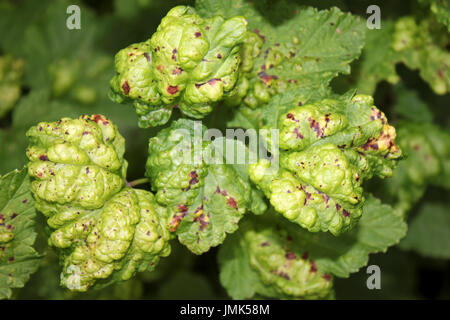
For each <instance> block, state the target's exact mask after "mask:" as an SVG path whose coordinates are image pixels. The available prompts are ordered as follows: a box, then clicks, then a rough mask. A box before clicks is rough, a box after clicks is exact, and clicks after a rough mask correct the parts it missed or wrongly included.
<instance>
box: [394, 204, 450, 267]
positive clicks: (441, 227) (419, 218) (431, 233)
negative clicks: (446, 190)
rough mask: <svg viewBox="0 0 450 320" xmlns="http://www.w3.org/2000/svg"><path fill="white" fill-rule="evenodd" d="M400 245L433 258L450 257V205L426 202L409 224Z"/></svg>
mask: <svg viewBox="0 0 450 320" xmlns="http://www.w3.org/2000/svg"><path fill="white" fill-rule="evenodd" d="M400 247H401V248H402V249H406V250H413V251H416V252H417V253H419V254H421V255H423V256H425V257H432V258H440V259H449V258H450V213H449V210H448V205H444V204H440V203H425V204H424V205H423V207H422V208H421V209H420V211H419V213H418V214H417V215H416V216H414V217H413V219H412V221H411V223H410V224H409V230H408V234H407V235H406V237H405V239H403V241H402V242H400Z"/></svg>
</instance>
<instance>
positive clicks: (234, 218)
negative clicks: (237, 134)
mask: <svg viewBox="0 0 450 320" xmlns="http://www.w3.org/2000/svg"><path fill="white" fill-rule="evenodd" d="M205 131H206V128H205V127H202V125H201V123H200V122H195V121H191V120H184V119H180V120H177V121H174V122H173V123H172V124H171V126H170V127H169V128H166V129H163V130H161V131H160V132H159V133H158V135H157V136H156V137H154V138H152V139H150V142H149V148H148V154H149V158H148V161H147V176H148V177H149V178H150V180H151V181H152V187H153V189H154V191H156V201H157V202H158V203H159V204H161V205H163V206H165V207H167V209H168V228H169V230H170V231H171V232H173V233H175V234H177V235H178V238H179V240H180V242H181V243H183V244H185V245H186V246H187V247H188V248H189V249H190V250H191V251H192V252H194V253H196V254H201V253H203V252H206V251H208V250H209V249H210V247H214V246H217V245H219V244H221V243H222V242H223V240H224V239H225V236H226V234H227V233H232V232H234V231H236V229H237V228H238V222H239V220H240V219H241V218H242V216H243V214H244V213H245V212H246V211H247V209H249V208H253V209H256V210H255V211H257V213H259V212H260V211H262V212H264V210H265V205H264V204H263V203H262V204H261V205H260V208H255V205H254V204H255V203H254V202H261V201H262V200H260V199H258V198H257V197H258V196H259V195H258V194H257V193H256V192H255V191H252V190H251V186H250V183H249V179H248V175H247V173H246V172H245V171H242V170H237V169H235V168H234V167H233V166H232V165H228V164H226V159H225V158H224V153H223V151H222V150H220V149H218V150H216V148H218V147H219V146H218V143H211V142H205V141H202V137H203V136H204V134H205V133H206V132H205ZM222 147H223V144H222ZM233 147H234V146H233ZM242 147H243V148H244V150H245V146H244V145H242ZM239 151H241V150H238V152H239ZM241 152H242V151H241ZM244 152H245V151H244ZM255 198H256V199H255Z"/></svg>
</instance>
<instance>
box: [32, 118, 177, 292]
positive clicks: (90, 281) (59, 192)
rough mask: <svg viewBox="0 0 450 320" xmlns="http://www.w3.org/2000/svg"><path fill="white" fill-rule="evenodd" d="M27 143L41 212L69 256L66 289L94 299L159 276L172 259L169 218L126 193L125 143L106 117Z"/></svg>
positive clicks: (48, 126) (60, 127)
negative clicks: (112, 287)
mask: <svg viewBox="0 0 450 320" xmlns="http://www.w3.org/2000/svg"><path fill="white" fill-rule="evenodd" d="M27 136H28V138H29V142H30V145H29V147H28V149H27V156H28V159H29V161H30V162H29V164H28V173H29V175H30V176H31V177H32V178H33V181H32V182H31V186H30V189H31V191H32V193H33V195H34V198H35V199H36V203H35V206H36V208H37V209H38V210H39V211H41V212H42V213H43V214H44V215H45V216H46V217H47V224H48V225H49V226H50V228H51V229H52V232H51V234H50V237H49V243H50V244H51V245H53V246H55V247H57V248H59V249H61V264H62V266H63V270H62V273H61V284H62V285H63V286H65V287H67V288H68V289H70V290H73V291H86V290H87V289H88V288H89V287H91V286H93V285H96V287H102V286H105V285H108V284H111V283H113V282H116V281H122V280H128V279H130V278H131V277H132V276H133V275H134V274H135V273H136V272H137V271H144V270H152V269H153V268H154V267H155V266H156V264H157V263H158V261H159V258H160V257H164V256H167V255H168V254H169V253H170V246H169V244H168V240H169V233H168V231H167V229H166V228H165V220H164V217H165V210H164V208H161V207H160V206H158V205H157V204H156V202H155V200H154V196H153V194H151V193H150V192H147V191H144V190H135V189H131V188H128V187H125V174H126V168H127V162H126V160H124V159H123V154H124V152H125V140H124V139H123V137H122V136H121V135H120V133H119V131H118V129H117V127H116V126H115V124H114V123H112V122H111V120H109V119H107V118H105V117H104V116H102V115H93V116H81V117H80V118H78V119H70V118H63V119H61V120H60V121H58V122H53V123H48V122H47V123H46V122H41V123H39V124H38V125H37V126H34V127H32V128H31V129H30V130H29V131H28V133H27Z"/></svg>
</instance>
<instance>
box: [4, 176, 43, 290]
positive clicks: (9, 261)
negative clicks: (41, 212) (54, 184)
mask: <svg viewBox="0 0 450 320" xmlns="http://www.w3.org/2000/svg"><path fill="white" fill-rule="evenodd" d="M29 187H30V182H29V178H28V175H27V171H26V170H25V169H23V170H21V171H18V170H15V171H13V172H10V173H8V174H6V175H4V176H2V177H0V299H4V298H10V297H11V294H12V289H14V288H22V287H23V286H24V285H25V283H26V282H27V281H28V279H29V278H30V275H31V274H32V273H34V272H35V271H36V270H37V269H38V267H39V262H40V258H41V257H40V255H39V254H38V253H37V252H36V250H35V249H34V248H33V244H34V242H35V240H36V235H37V234H36V231H35V228H34V225H35V221H34V219H35V216H36V211H35V209H34V200H33V197H32V195H31V193H30V189H29Z"/></svg>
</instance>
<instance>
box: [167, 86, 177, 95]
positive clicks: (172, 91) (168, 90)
mask: <svg viewBox="0 0 450 320" xmlns="http://www.w3.org/2000/svg"><path fill="white" fill-rule="evenodd" d="M178 90H179V88H178V86H175V87H173V86H168V87H167V92H168V93H169V94H175V93H177V92H178Z"/></svg>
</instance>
